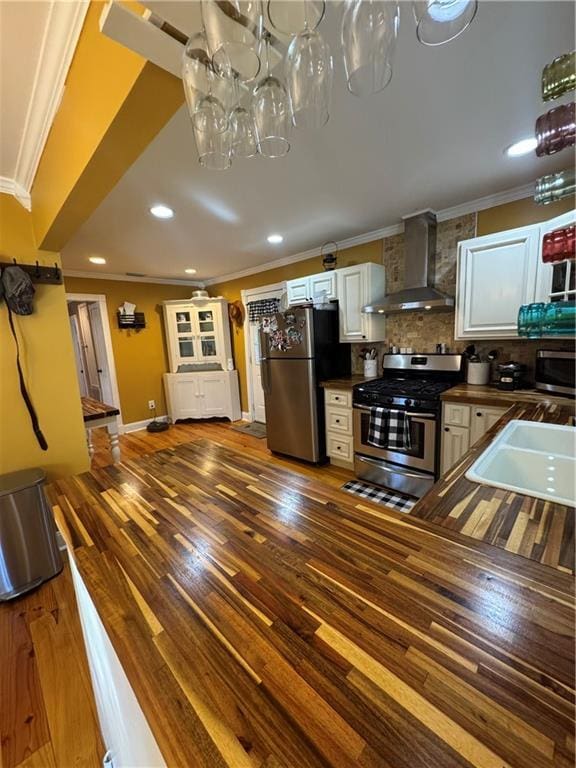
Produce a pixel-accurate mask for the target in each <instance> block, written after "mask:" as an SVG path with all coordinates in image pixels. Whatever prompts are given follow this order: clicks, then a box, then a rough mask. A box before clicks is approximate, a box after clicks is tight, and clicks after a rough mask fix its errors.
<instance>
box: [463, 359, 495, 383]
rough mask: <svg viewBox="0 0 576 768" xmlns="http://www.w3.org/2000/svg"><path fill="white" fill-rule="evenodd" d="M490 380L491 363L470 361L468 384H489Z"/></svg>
mask: <svg viewBox="0 0 576 768" xmlns="http://www.w3.org/2000/svg"><path fill="white" fill-rule="evenodd" d="M489 380H490V363H468V373H467V374H466V381H467V382H468V384H476V385H477V386H478V385H482V384H488V381H489Z"/></svg>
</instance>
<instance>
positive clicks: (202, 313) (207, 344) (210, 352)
mask: <svg viewBox="0 0 576 768" xmlns="http://www.w3.org/2000/svg"><path fill="white" fill-rule="evenodd" d="M217 324H218V315H217V314H216V312H214V310H213V309H201V308H195V309H194V328H195V331H196V344H197V348H198V358H199V359H200V360H202V362H204V363H213V362H216V361H217V360H218V359H219V358H220V357H221V355H222V353H221V351H220V350H219V349H218V340H219V338H220V334H219V328H218V326H217Z"/></svg>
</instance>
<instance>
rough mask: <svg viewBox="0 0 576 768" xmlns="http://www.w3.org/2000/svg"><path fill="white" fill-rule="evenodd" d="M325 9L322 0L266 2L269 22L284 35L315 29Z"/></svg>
mask: <svg viewBox="0 0 576 768" xmlns="http://www.w3.org/2000/svg"><path fill="white" fill-rule="evenodd" d="M325 11H326V3H325V2H324V0H268V2H267V4H266V13H267V16H268V20H269V21H270V24H271V25H272V27H274V29H275V30H276V31H277V32H280V33H281V34H284V35H297V34H298V33H299V32H302V30H303V29H309V30H310V31H312V30H314V29H317V27H318V25H319V24H320V22H321V21H322V19H323V18H324V13H325Z"/></svg>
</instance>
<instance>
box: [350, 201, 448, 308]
mask: <svg viewBox="0 0 576 768" xmlns="http://www.w3.org/2000/svg"><path fill="white" fill-rule="evenodd" d="M404 253H405V255H404V269H405V278H404V286H405V287H404V290H402V291H397V292H396V293H389V294H388V295H387V296H384V297H383V298H382V301H378V302H375V303H374V304H369V305H368V306H366V307H362V312H366V313H369V314H370V313H376V312H377V313H379V314H391V313H393V312H424V311H427V310H430V311H436V312H449V311H450V310H451V309H453V308H454V297H453V296H447V295H446V294H445V293H442V291H438V290H437V289H436V288H434V286H433V282H434V277H435V272H436V216H435V215H434V213H433V212H432V211H422V212H420V213H415V214H413V215H412V216H406V218H405V219H404Z"/></svg>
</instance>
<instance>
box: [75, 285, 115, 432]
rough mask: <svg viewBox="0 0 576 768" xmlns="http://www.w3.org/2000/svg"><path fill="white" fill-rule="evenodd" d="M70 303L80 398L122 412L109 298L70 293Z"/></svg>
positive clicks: (99, 295)
mask: <svg viewBox="0 0 576 768" xmlns="http://www.w3.org/2000/svg"><path fill="white" fill-rule="evenodd" d="M66 301H67V304H68V318H69V321H70V332H71V334H72V345H73V347H74V359H75V362H76V374H77V376H78V384H79V387H80V394H81V396H82V397H90V398H92V399H93V400H98V401H99V402H101V403H106V405H112V406H114V407H116V408H118V409H119V408H120V395H119V393H118V384H117V381H116V367H115V364H114V355H113V352H112V338H111V335H110V323H109V321H108V312H107V309H106V297H105V296H103V295H101V294H73V293H72V294H70V293H69V294H66ZM119 421H121V417H119Z"/></svg>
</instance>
